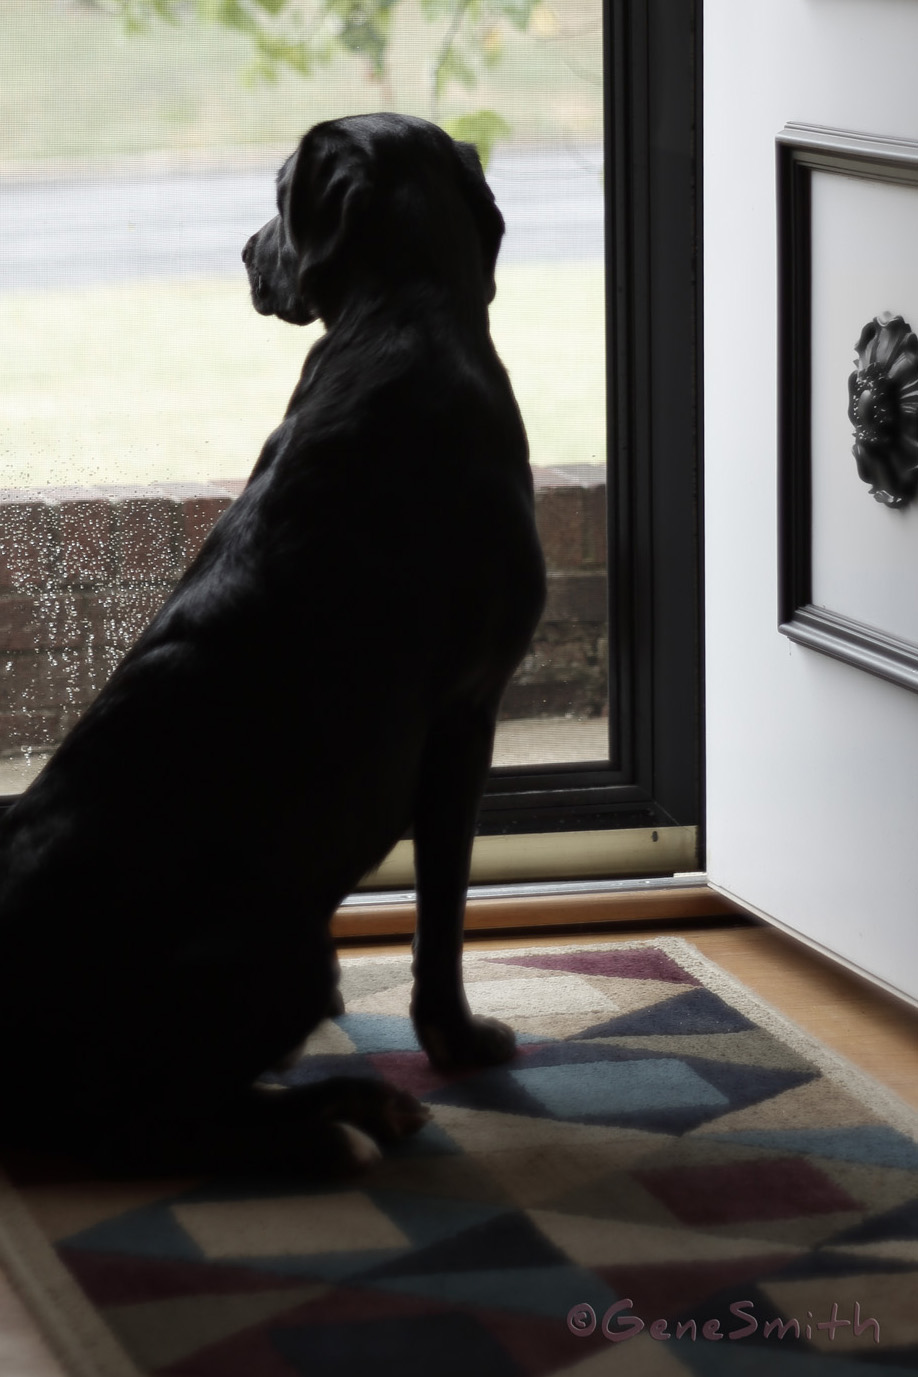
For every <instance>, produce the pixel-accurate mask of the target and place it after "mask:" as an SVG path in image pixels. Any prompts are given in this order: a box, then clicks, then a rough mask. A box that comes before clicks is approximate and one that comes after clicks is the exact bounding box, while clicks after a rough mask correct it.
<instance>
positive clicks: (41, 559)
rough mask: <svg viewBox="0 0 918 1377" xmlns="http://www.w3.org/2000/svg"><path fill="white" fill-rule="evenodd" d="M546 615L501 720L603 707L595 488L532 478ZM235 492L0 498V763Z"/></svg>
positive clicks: (141, 623) (83, 696)
mask: <svg viewBox="0 0 918 1377" xmlns="http://www.w3.org/2000/svg"><path fill="white" fill-rule="evenodd" d="M533 472H534V475H535V480H536V518H537V521H538V524H539V532H540V535H541V538H542V544H543V548H544V550H545V556H546V562H547V564H548V570H549V594H548V605H547V607H546V611H545V616H544V617H543V620H542V623H541V624H540V626H539V629H538V631H537V633H536V636H535V638H534V640H533V644H532V647H531V650H530V652H529V654H528V655H527V656H526V658H525V660H524V662H523V664H522V665H521V666H520V669H519V671H518V672H517V674H516V676H515V678H514V680H513V683H512V684H511V686H510V688H509V689H508V692H507V695H506V698H505V702H504V709H503V715H504V716H505V717H538V716H563V715H568V714H570V715H576V716H596V715H600V714H602V713H603V712H604V711H605V703H606V678H605V662H606V578H605V564H606V547H605V486H604V485H603V484H601V483H597V482H596V481H595V479H594V477H593V475H594V474H595V473H597V472H598V473H599V474H600V475H601V472H602V471H601V470H598V471H597V470H591V469H588V468H586V467H583V468H582V469H581V468H580V467H579V466H576V467H567V468H562V469H535V470H534V471H533ZM242 487H243V480H239V481H232V482H229V481H227V482H222V483H152V484H150V485H149V486H145V487H118V486H114V487H113V486H108V487H95V488H63V487H61V488H41V489H33V490H25V489H6V490H4V489H0V756H3V755H11V754H17V755H18V754H19V753H20V751H22V750H23V748H26V749H29V748H31V749H34V750H37V751H46V750H48V749H49V748H51V747H53V746H55V745H56V744H57V743H58V742H59V741H60V740H61V739H62V737H63V736H64V734H65V733H66V732H67V730H68V729H69V728H70V727H71V726H72V725H73V723H74V722H75V721H76V720H77V718H78V717H79V715H80V713H81V711H82V710H83V708H85V707H86V705H87V704H88V703H89V702H90V701H91V700H92V698H93V697H94V696H95V694H96V693H97V692H98V691H99V689H100V688H101V687H102V685H103V684H104V683H105V681H106V679H107V678H108V676H109V675H110V674H111V672H112V670H113V669H114V667H115V665H116V664H117V663H118V661H119V660H120V659H121V657H122V655H123V654H124V652H125V650H127V649H128V647H129V646H130V645H131V644H132V643H133V642H134V640H135V639H136V638H137V636H139V634H140V632H141V631H142V630H143V629H144V627H145V626H146V625H147V623H148V622H149V621H150V619H151V617H152V616H153V614H154V613H155V612H156V610H157V609H158V608H159V607H160V605H161V604H162V602H163V601H164V599H165V598H166V596H167V595H168V593H169V591H170V590H171V588H172V587H173V586H174V584H175V582H176V580H177V579H178V578H179V576H180V574H181V572H182V570H183V569H184V568H185V567H186V566H187V565H188V563H189V562H190V561H191V559H193V557H194V556H195V554H196V553H197V551H198V550H199V548H200V546H201V544H202V543H203V541H204V538H205V536H206V535H207V533H208V531H209V530H210V528H211V526H212V525H213V524H214V522H215V521H216V519H217V517H218V516H219V515H220V513H221V512H222V511H224V509H225V508H226V507H228V506H229V505H230V503H231V502H232V500H233V498H234V497H235V496H236V495H237V494H238V493H239V492H240V490H241V489H242Z"/></svg>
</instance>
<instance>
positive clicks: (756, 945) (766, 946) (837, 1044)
mask: <svg viewBox="0 0 918 1377" xmlns="http://www.w3.org/2000/svg"><path fill="white" fill-rule="evenodd" d="M664 934H674V935H678V936H680V937H684V938H686V939H687V940H688V941H690V942H693V943H694V944H695V946H696V947H698V949H699V950H700V951H701V952H703V953H704V955H705V956H708V957H709V958H710V959H711V960H712V961H715V962H716V963H717V964H718V965H719V966H722V967H723V969H724V970H726V971H729V972H730V974H731V975H734V976H736V978H737V979H739V980H741V981H742V982H743V984H744V985H747V986H748V987H749V988H750V989H751V990H754V991H755V992H756V993H757V994H758V995H759V996H760V997H761V998H762V999H764V1000H766V1001H767V1002H768V1003H769V1004H772V1005H773V1006H774V1007H775V1008H777V1009H779V1010H780V1011H781V1012H782V1013H784V1014H785V1015H786V1016H787V1017H788V1018H790V1019H792V1020H793V1022H795V1023H797V1024H798V1025H800V1026H801V1027H803V1028H805V1029H806V1030H807V1031H808V1032H810V1033H811V1034H813V1035H814V1036H815V1037H817V1038H819V1039H820V1041H822V1042H824V1043H826V1044H828V1046H830V1047H832V1048H834V1049H835V1050H836V1051H837V1052H840V1053H841V1054H842V1055H843V1056H845V1057H847V1058H848V1060H849V1061H852V1062H854V1063H855V1065H857V1066H860V1067H861V1068H862V1069H863V1070H865V1071H867V1072H868V1073H869V1074H870V1075H872V1076H874V1077H875V1078H876V1079H877V1080H878V1081H880V1082H881V1083H882V1084H884V1085H886V1086H888V1087H889V1089H891V1090H893V1091H895V1092H896V1094H898V1095H899V1096H900V1097H901V1098H902V1099H903V1100H906V1101H908V1103H909V1104H912V1105H914V1106H915V1107H916V1108H918V1010H915V1009H913V1008H912V1007H911V1006H909V1005H906V1004H902V1003H899V1002H898V1001H897V1000H895V999H893V998H892V997H891V996H889V995H886V994H884V993H883V992H882V991H880V990H877V989H876V988H875V987H874V986H872V985H871V984H869V983H868V982H867V981H865V980H861V979H860V978H858V977H857V976H855V975H852V974H850V973H849V972H848V971H846V970H844V969H843V968H841V967H839V966H836V965H834V964H833V963H831V962H829V961H827V960H824V959H823V958H821V957H820V956H818V955H817V954H815V953H814V952H812V951H810V950H809V949H808V948H807V947H805V946H803V945H801V944H800V943H798V942H795V941H794V940H793V939H792V938H790V937H787V936H785V935H784V934H783V933H780V932H777V931H775V930H774V929H772V928H766V927H761V926H757V925H751V924H750V925H747V924H744V923H743V922H741V921H740V920H729V919H728V920H725V921H722V922H720V923H719V924H715V925H701V924H698V925H693V924H691V923H689V924H680V923H678V922H671V923H667V924H665V925H655V926H653V927H649V926H648V925H646V924H641V925H640V926H639V927H637V928H632V929H627V928H625V927H623V926H622V925H620V924H617V925H616V927H615V929H614V931H612V932H606V933H604V932H601V931H598V930H593V931H591V932H590V933H589V934H586V935H579V936H577V937H574V936H572V935H571V934H569V933H568V934H561V935H557V936H555V935H553V936H546V935H545V934H543V933H540V934H539V935H538V936H534V935H533V934H521V935H520V936H518V937H515V938H507V937H501V938H474V939H472V941H471V942H470V945H472V942H473V943H474V946H475V947H478V946H481V945H487V946H492V947H508V946H511V945H513V944H514V943H517V944H519V945H524V944H525V945H532V944H533V943H534V942H536V941H538V942H540V943H546V944H551V945H564V944H569V943H571V942H576V941H583V942H599V941H605V940H608V941H610V942H617V941H626V940H633V939H634V938H635V937H636V936H640V937H655V936H663V935H664ZM373 950H378V948H372V947H349V948H348V951H350V952H353V953H354V954H358V953H361V954H363V953H367V952H369V951H373ZM386 950H388V951H392V950H399V948H392V947H387V948H386ZM0 1374H2V1377H63V1374H62V1370H61V1368H60V1367H59V1365H58V1364H57V1362H56V1361H55V1360H54V1358H53V1357H52V1356H51V1354H50V1353H49V1351H48V1350H47V1348H46V1347H45V1345H44V1343H43V1341H42V1340H41V1338H40V1337H39V1335H38V1334H37V1332H36V1331H35V1329H34V1327H33V1326H32V1324H31V1323H30V1321H29V1318H28V1316H27V1315H26V1313H25V1311H24V1310H23V1309H22V1306H21V1305H20V1303H19V1301H18V1300H17V1298H16V1296H15V1295H14V1293H13V1292H12V1291H11V1289H10V1287H9V1285H8V1283H6V1282H5V1280H4V1279H3V1277H2V1273H0Z"/></svg>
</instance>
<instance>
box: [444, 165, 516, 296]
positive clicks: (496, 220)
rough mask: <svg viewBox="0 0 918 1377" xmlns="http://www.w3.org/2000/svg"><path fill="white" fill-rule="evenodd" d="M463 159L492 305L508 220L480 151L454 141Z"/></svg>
mask: <svg viewBox="0 0 918 1377" xmlns="http://www.w3.org/2000/svg"><path fill="white" fill-rule="evenodd" d="M454 147H455V149H456V153H457V155H458V158H459V168H460V179H461V185H462V190H463V193H464V195H465V199H466V202H467V203H468V206H469V209H470V210H471V212H472V216H473V218H474V220H475V226H476V228H477V230H478V237H479V239H480V241H481V256H482V265H483V267H484V271H485V281H486V283H487V293H488V297H487V299H488V301H493V300H494V293H495V291H496V290H497V288H496V286H495V283H494V270H495V268H496V266H497V254H498V251H499V249H500V241H501V240H502V239H503V237H504V228H505V226H504V217H503V216H502V215H501V213H500V211H499V210H498V209H497V202H496V201H495V200H494V193H493V191H492V190H491V188H490V187H489V186H488V184H487V182H486V181H485V175H484V171H483V169H482V166H481V159H480V158H479V156H478V150H477V149H476V148H475V146H474V145H473V144H470V143H460V142H459V140H458V139H456V140H454Z"/></svg>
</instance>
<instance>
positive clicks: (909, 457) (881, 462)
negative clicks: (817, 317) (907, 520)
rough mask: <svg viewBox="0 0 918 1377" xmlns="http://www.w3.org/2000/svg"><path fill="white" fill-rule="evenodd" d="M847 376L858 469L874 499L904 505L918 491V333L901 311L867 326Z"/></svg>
mask: <svg viewBox="0 0 918 1377" xmlns="http://www.w3.org/2000/svg"><path fill="white" fill-rule="evenodd" d="M854 347H855V349H856V351H857V368H856V369H855V371H854V372H853V373H852V374H851V377H850V378H849V379H848V396H849V398H850V401H849V405H848V419H849V420H850V421H851V424H852V425H853V426H854V446H853V449H852V453H853V454H854V457H855V459H856V460H857V471H858V474H859V475H860V477H861V478H862V479H863V480H864V482H865V483H869V484H870V491H871V493H872V494H873V496H874V498H875V499H876V500H877V502H884V503H885V504H886V506H887V507H904V506H906V505H907V504H908V503H909V502H911V500H912V498H913V497H914V496H915V494H916V492H918V338H916V337H915V334H914V332H913V330H912V328H911V326H910V325H907V324H906V322H905V321H904V320H903V319H902V317H901V316H892V315H890V314H888V313H887V314H884V315H881V316H877V317H876V318H875V319H874V320H872V321H871V322H870V324H869V325H865V326H864V328H863V330H862V331H861V337H860V339H859V340H858V342H857V344H856V345H855V346H854Z"/></svg>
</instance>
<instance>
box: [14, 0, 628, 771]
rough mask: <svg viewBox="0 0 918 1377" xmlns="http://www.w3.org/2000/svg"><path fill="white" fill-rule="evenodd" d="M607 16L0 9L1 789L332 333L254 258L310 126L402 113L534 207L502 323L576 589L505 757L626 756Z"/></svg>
mask: <svg viewBox="0 0 918 1377" xmlns="http://www.w3.org/2000/svg"><path fill="white" fill-rule="evenodd" d="M157 11H159V13H157ZM601 31H602V16H601V6H600V4H599V2H598V0H557V2H556V3H551V4H549V3H542V0H539V3H536V4H533V3H531V0H503V2H502V3H494V4H488V3H485V0H472V2H471V3H460V4H456V3H454V2H453V3H450V4H449V5H444V4H441V3H439V0H424V2H423V3H417V0H394V3H388V4H383V5H376V6H375V7H374V6H373V5H367V6H363V5H361V4H359V3H355V4H334V5H328V4H326V3H321V4H320V3H315V0H286V3H284V0H272V3H270V4H268V3H265V0H221V2H218V3H215V2H214V0H187V2H186V3H182V0H159V3H153V0H4V4H3V6H2V9H0V68H2V78H0V91H2V93H3V96H2V101H3V106H2V115H3V118H2V120H0V296H2V302H0V305H2V311H0V378H2V387H0V665H2V670H3V672H2V674H0V793H2V794H12V793H16V792H18V791H19V790H20V789H21V788H22V787H24V785H25V784H26V783H27V782H28V780H29V779H30V778H31V777H32V776H33V775H34V773H35V772H36V770H37V769H38V768H39V767H40V765H41V764H42V763H43V761H44V760H45V759H46V758H47V755H48V754H49V752H51V751H52V750H53V749H54V747H55V745H56V744H57V743H58V742H59V741H60V740H61V738H62V736H63V734H64V733H65V732H66V731H67V729H68V728H69V727H70V726H71V725H72V724H73V722H75V721H76V720H77V718H78V716H79V714H80V712H81V711H82V709H83V708H84V707H85V705H86V704H87V703H88V702H89V701H90V700H91V698H92V697H93V695H94V694H95V693H96V692H97V691H98V689H99V688H100V687H101V686H102V684H103V683H104V681H105V679H106V677H107V676H108V674H109V673H110V672H111V670H112V668H113V667H114V665H115V664H116V663H117V661H118V659H119V658H120V657H121V655H122V654H123V653H124V651H125V650H126V649H127V647H128V646H129V645H130V644H131V642H132V641H133V639H134V638H135V637H136V636H137V635H138V634H139V633H140V631H141V630H142V629H143V627H144V626H145V624H146V623H147V621H148V620H149V618H150V616H151V615H152V614H153V613H154V611H155V610H156V608H157V607H158V606H159V605H160V604H161V602H162V601H163V599H164V598H165V597H166V596H167V595H168V592H169V589H170V588H171V587H172V585H173V584H174V583H175V581H176V579H177V578H178V577H179V575H180V573H181V571H182V569H183V568H184V567H185V566H186V565H187V563H188V561H189V560H190V559H191V558H193V556H194V553H195V551H196V550H197V548H198V547H199V545H200V543H201V541H202V540H203V538H204V536H205V535H206V532H207V531H208V530H209V528H210V526H211V525H212V524H213V522H214V521H215V520H216V519H217V517H218V516H219V514H220V512H221V511H222V510H224V509H225V507H226V506H228V505H229V504H230V503H231V502H232V501H233V499H234V497H235V496H236V495H237V494H238V492H239V491H240V489H241V487H242V485H243V483H244V482H245V479H246V477H247V475H248V473H249V471H250V469H251V467H252V465H253V464H254V462H255V459H256V458H257V456H258V452H259V450H260V447H261V445H262V443H263V441H264V439H265V438H266V437H267V435H268V434H269V432H270V431H271V430H272V429H273V428H274V426H275V425H276V424H277V422H278V420H279V419H280V416H281V414H282V412H283V409H284V407H285V405H286V401H287V397H288V395H289V393H290V391H291V390H292V388H293V385H294V383H295V380H296V378H297V376H298V373H299V369H300V367H301V364H302V359H303V356H304V354H305V352H306V350H307V349H308V347H309V345H310V343H311V342H312V340H313V339H314V338H316V337H317V334H318V332H319V329H320V327H318V326H315V327H309V328H308V329H306V330H303V329H296V328H295V327H291V326H288V325H284V324H283V323H281V322H280V321H277V320H273V319H272V320H265V319H263V318H261V317H259V316H257V315H256V314H255V312H254V311H253V310H252V309H251V307H250V304H249V300H248V294H247V284H246V279H245V274H244V272H243V269H242V264H241V261H240V253H241V249H242V246H243V244H244V243H245V241H246V239H247V238H248V236H249V235H250V234H251V233H252V232H253V231H254V230H255V229H257V228H258V227H259V226H260V225H261V224H262V223H263V222H264V221H265V220H266V219H268V218H269V217H270V216H271V214H273V209H274V207H273V197H274V174H275V171H276V169H277V167H278V165H279V164H280V162H281V161H282V160H283V159H284V158H285V157H286V156H287V154H288V153H289V152H290V151H291V150H292V148H293V146H294V143H295V141H296V139H297V138H298V137H299V135H300V134H302V133H303V132H304V130H305V129H307V128H308V127H309V126H310V125H312V124H313V123H315V122H316V121H317V120H320V119H324V118H330V117H334V116H337V115H344V114H353V113H359V112H362V111H371V110H377V109H393V110H399V111H403V112H407V113H412V114H417V115H422V116H425V117H427V118H432V119H435V120H437V121H438V122H440V123H442V124H444V125H445V127H446V128H448V129H449V130H450V132H453V133H454V134H456V135H457V136H460V137H466V138H472V139H473V140H477V141H478V142H479V145H480V147H481V150H482V152H483V154H484V155H485V157H486V160H487V163H488V177H489V181H490V182H491V185H492V187H493V190H494V192H495V195H496V197H497V200H498V204H499V205H500V206H501V209H502V211H503V213H504V215H505V218H506V221H507V235H506V239H505V242H504V247H503V250H502V253H501V258H500V264H499V275H498V291H497V297H496V300H495V302H494V305H493V307H492V330H493V334H494V338H495V342H496V344H497V347H498V350H499V352H500V353H501V355H502V357H503V359H504V362H505V363H506V365H507V367H508V369H509V371H510V375H511V379H512V381H513V384H514V388H515V390H516V393H517V397H518V400H519V402H520V406H521V408H522V411H523V415H524V419H525V421H526V424H527V429H528V432H529V437H530V446H531V459H532V464H533V470H534V477H535V485H536V493H537V515H538V521H539V527H540V532H541V535H542V541H543V546H544V548H545V553H546V559H547V563H548V568H549V584H550V591H549V599H548V606H547V608H546V614H545V617H544V618H543V621H542V624H541V625H540V627H539V629H538V632H537V634H536V636H535V638H534V641H533V644H532V646H531V648H530V651H529V653H528V655H527V656H526V658H525V660H524V662H523V664H522V665H521V666H520V669H519V671H518V673H517V675H516V677H515V679H514V680H513V683H512V684H511V686H510V688H509V690H508V692H507V695H506V699H505V702H504V707H503V712H502V718H501V722H500V725H499V730H498V739H497V744H496V751H495V763H496V764H500V765H510V766H516V765H522V766H532V765H539V764H548V765H551V764H558V763H564V762H570V763H574V762H578V761H599V760H605V759H606V758H607V756H608V754H609V738H608V685H607V634H608V628H607V596H606V588H607V570H606V516H605V513H606V501H605V447H606V437H605V417H606V407H605V386H604V375H605V360H604V332H605V326H604V311H605V303H604V275H603V187H602V179H603V167H602V132H603V131H602V110H603V87H602V83H603V73H602V32H601ZM307 69H308V70H307ZM258 745H259V749H261V748H262V747H263V743H258Z"/></svg>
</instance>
